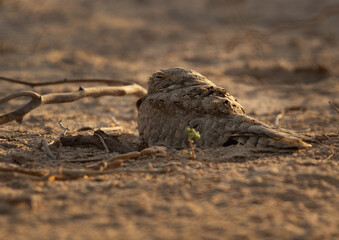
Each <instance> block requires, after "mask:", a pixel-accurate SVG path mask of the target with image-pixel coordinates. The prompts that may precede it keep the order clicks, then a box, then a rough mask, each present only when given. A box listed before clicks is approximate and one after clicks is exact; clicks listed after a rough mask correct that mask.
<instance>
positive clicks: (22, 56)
mask: <svg viewBox="0 0 339 240" xmlns="http://www.w3.org/2000/svg"><path fill="white" fill-rule="evenodd" d="M338 23H339V4H338V1H337V0H323V1H316V0H300V1H295V0H293V1H292V0H276V1H269V0H260V1H259V0H258V1H254V0H239V1H235V0H195V1H193V0H186V1H181V0H172V1H166V0H124V1H122V0H115V1H108V0H106V1H105V0H96V1H92V0H74V1H68V0H58V1H53V0H30V1H27V0H1V1H0V75H1V76H6V77H11V78H16V79H21V80H26V81H38V82H39V81H52V80H58V79H64V78H87V79H88V78H104V79H121V80H128V81H131V82H136V83H138V84H140V85H142V86H144V87H147V79H148V77H149V76H150V75H151V73H152V72H153V71H155V70H157V69H162V68H168V67H174V66H184V67H190V68H192V69H194V70H196V71H198V72H201V73H202V74H203V75H205V76H207V77H208V78H209V79H210V80H212V81H214V82H215V83H216V84H217V85H220V86H222V87H225V88H226V89H227V90H228V91H229V92H230V93H231V94H232V95H234V96H235V97H237V98H238V99H239V101H240V103H241V104H242V105H243V106H244V108H245V109H246V110H247V113H248V114H249V115H250V116H254V117H256V118H258V119H260V120H262V121H264V122H266V123H268V124H274V123H275V122H276V120H277V119H278V120H279V126H280V127H283V128H287V129H292V130H294V131H296V132H298V133H300V134H302V135H303V137H304V138H307V139H308V142H309V143H311V144H312V145H313V148H311V149H308V150H304V151H297V152H292V153H274V152H265V151H256V150H255V149H247V148H244V147H242V146H231V147H226V148H220V149H197V157H198V159H197V160H191V159H190V157H189V156H188V155H187V154H184V153H183V152H182V151H181V150H168V151H167V153H166V155H165V154H164V153H158V154H152V155H150V156H140V157H138V158H136V159H130V160H128V161H126V162H124V164H123V166H121V167H120V168H118V169H120V172H114V173H111V174H105V175H98V176H93V177H87V178H79V179H76V180H67V179H66V180H64V181H59V180H57V179H54V178H53V177H50V178H44V179H42V180H39V181H38V180H36V179H34V178H33V177H32V176H30V175H27V174H25V173H24V172H21V173H19V172H15V173H14V172H4V171H3V170H1V171H0V239H6V240H8V239H16V240H17V239H339V200H338V199H339V138H338V136H339V134H338V127H339V114H338V113H336V112H335V111H334V109H332V108H331V107H330V105H329V104H328V101H329V100H331V101H333V102H334V103H337V104H338V103H339V96H338V93H339V68H338V66H339V41H338V40H339V28H338ZM93 85H95V86H96V85H98V84H91V85H88V84H87V85H86V86H93ZM0 86H1V88H0V94H1V97H4V96H8V95H10V94H12V93H15V92H18V91H22V90H32V89H31V88H30V87H27V86H24V85H18V84H13V83H10V82H5V81H0ZM78 88H79V84H78V85H77V84H73V85H67V86H65V85H57V86H50V87H35V88H34V89H33V90H34V91H36V92H38V93H40V94H46V93H51V92H67V91H75V90H77V89H78ZM26 101H27V99H24V98H22V99H21V98H20V99H17V100H13V101H10V102H9V103H7V104H3V105H1V106H0V113H1V114H4V113H6V112H9V111H11V110H13V109H15V108H17V107H18V106H20V104H23V103H25V102H26ZM136 101H137V98H136V97H133V96H126V97H110V96H105V97H101V98H96V99H92V98H86V99H81V100H79V101H76V102H74V103H68V104H58V105H46V106H42V107H39V108H37V109H35V110H34V111H32V112H30V113H29V114H27V115H26V117H25V118H24V121H23V122H22V124H18V123H16V122H10V123H7V124H4V125H1V126H0V169H6V168H9V167H11V168H16V169H23V170H25V171H33V170H34V171H42V170H50V171H56V170H58V169H59V171H62V170H63V169H75V170H77V169H83V168H84V167H85V165H86V164H85V163H74V162H73V163H70V162H67V161H66V160H72V159H88V158H95V157H98V156H99V157H100V156H101V157H104V156H106V155H105V151H104V150H102V149H99V148H97V147H94V146H88V147H84V146H78V147H66V146H64V147H62V148H61V155H60V156H61V159H59V160H51V159H50V158H48V157H47V155H46V153H45V152H43V151H40V150H39V149H36V148H35V147H36V146H38V145H39V143H40V142H41V140H42V139H45V140H46V141H47V142H50V141H52V140H53V139H55V138H57V137H58V136H59V134H60V133H61V132H62V129H61V128H60V127H59V125H58V121H59V120H61V119H62V121H63V124H64V126H66V127H68V128H69V132H68V133H67V134H68V135H73V136H75V135H79V134H88V135H90V134H93V131H92V130H91V129H99V128H105V127H114V126H117V125H118V126H121V127H122V128H123V129H124V131H125V132H129V133H131V134H137V132H136V130H135V129H136V126H137V110H136V107H135V102H136ZM281 113H283V114H281ZM85 127H86V128H87V129H89V130H88V131H83V132H78V131H77V130H78V129H81V128H85ZM106 133H110V132H109V131H108V132H106ZM27 145H29V146H31V147H29V146H27ZM117 154H118V153H115V152H113V153H109V154H108V155H109V156H110V157H112V156H115V155H117ZM131 169H132V170H133V169H134V170H145V171H147V170H157V169H169V171H165V172H163V171H162V172H157V171H154V172H150V173H147V172H146V173H140V172H137V173H132V172H130V170H131Z"/></svg>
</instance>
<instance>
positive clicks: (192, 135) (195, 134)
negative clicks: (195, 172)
mask: <svg viewBox="0 0 339 240" xmlns="http://www.w3.org/2000/svg"><path fill="white" fill-rule="evenodd" d="M185 133H186V134H187V136H188V144H189V146H190V148H191V151H190V154H191V157H192V159H197V156H196V155H195V153H194V140H195V139H199V138H200V133H199V132H198V131H196V130H195V129H194V128H189V127H187V128H186V129H185Z"/></svg>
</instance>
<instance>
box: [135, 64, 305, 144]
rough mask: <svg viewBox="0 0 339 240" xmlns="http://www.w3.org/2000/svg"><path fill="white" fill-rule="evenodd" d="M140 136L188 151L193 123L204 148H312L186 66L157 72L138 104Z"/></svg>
mask: <svg viewBox="0 0 339 240" xmlns="http://www.w3.org/2000/svg"><path fill="white" fill-rule="evenodd" d="M136 105H137V109H138V131H139V137H140V140H141V141H142V142H144V143H147V144H148V145H161V146H166V147H169V148H176V149H182V148H185V147H187V146H188V137H187V134H186V133H185V129H186V128H187V127H189V128H193V129H195V130H196V131H198V132H199V133H200V138H199V139H196V140H195V145H196V146H197V147H201V148H213V147H228V146H231V145H245V146H250V147H255V148H273V149H302V148H308V147H311V145H310V144H308V143H306V142H304V141H303V140H302V139H300V138H299V137H298V136H297V135H296V134H295V133H293V132H292V131H288V130H285V129H280V128H275V127H272V126H269V125H267V124H265V123H263V122H261V121H259V120H256V119H255V118H252V117H250V116H247V115H246V114H245V110H244V108H243V107H242V106H241V104H240V103H239V102H238V100H237V99H236V98H235V97H233V96H232V95H231V94H230V93H228V92H227V90H226V89H224V88H222V87H218V86H216V85H215V84H214V83H213V82H212V81H210V80H208V79H207V78H206V77H205V76H203V75H202V74H200V73H198V72H196V71H194V70H192V69H189V68H184V67H174V68H168V69H163V70H158V71H156V72H154V73H153V74H152V75H151V77H150V78H149V81H148V91H147V94H146V95H145V96H143V97H142V98H140V99H139V100H138V101H137V103H136Z"/></svg>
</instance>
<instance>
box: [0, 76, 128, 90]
mask: <svg viewBox="0 0 339 240" xmlns="http://www.w3.org/2000/svg"><path fill="white" fill-rule="evenodd" d="M0 80H3V81H7V82H11V83H16V84H22V85H26V86H30V87H32V88H33V87H42V86H50V85H60V84H68V83H105V84H108V85H111V86H121V85H125V86H127V85H132V84H131V83H129V82H125V81H120V80H109V79H97V78H95V79H67V78H65V79H63V80H57V81H50V82H26V81H22V80H18V79H13V78H8V77H2V76H0Z"/></svg>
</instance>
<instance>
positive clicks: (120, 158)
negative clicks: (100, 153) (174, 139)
mask: <svg viewBox="0 0 339 240" xmlns="http://www.w3.org/2000/svg"><path fill="white" fill-rule="evenodd" d="M155 153H163V154H166V148H165V147H161V146H154V147H149V148H145V149H143V150H142V151H140V152H130V153H125V154H120V155H117V156H114V157H112V158H110V159H108V160H107V165H106V167H105V168H106V169H111V168H115V167H116V166H117V165H119V166H121V165H122V164H123V163H124V162H125V161H127V160H130V159H135V158H138V157H140V156H142V155H150V154H155ZM86 167H87V168H92V169H100V168H101V167H102V165H101V164H90V165H87V166H86Z"/></svg>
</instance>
